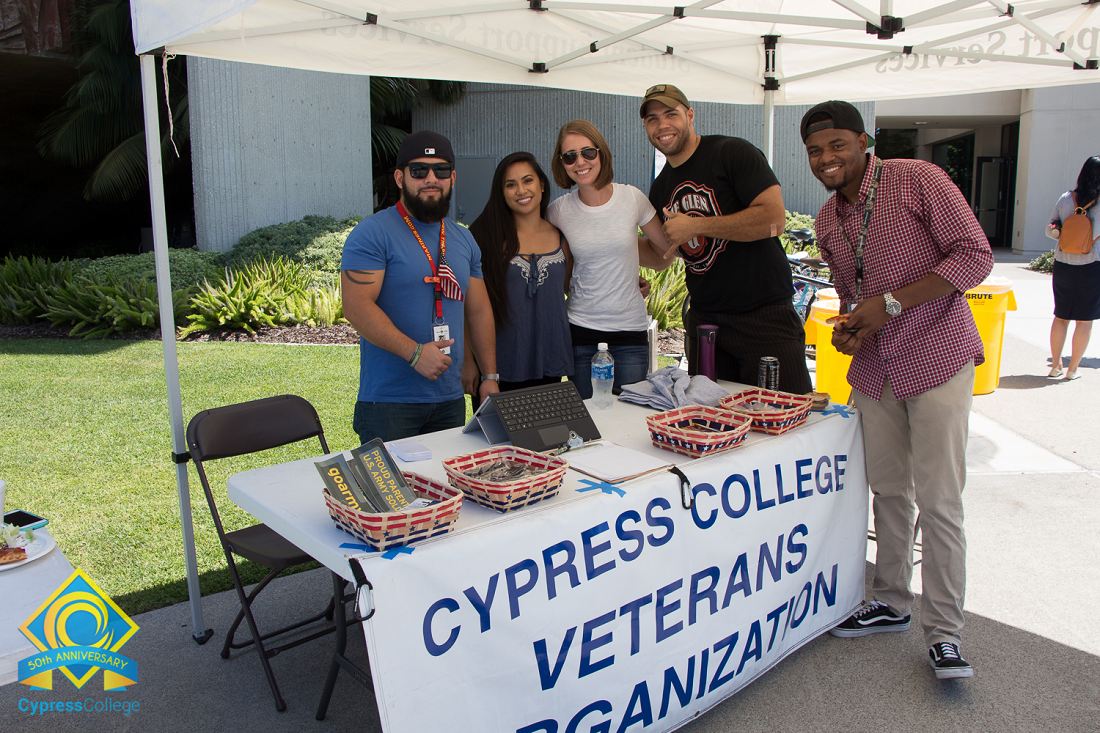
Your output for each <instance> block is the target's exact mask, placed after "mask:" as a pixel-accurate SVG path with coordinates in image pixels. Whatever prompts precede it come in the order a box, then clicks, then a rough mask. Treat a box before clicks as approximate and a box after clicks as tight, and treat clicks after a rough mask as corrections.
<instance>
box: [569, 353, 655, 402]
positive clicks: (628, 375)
mask: <svg viewBox="0 0 1100 733" xmlns="http://www.w3.org/2000/svg"><path fill="white" fill-rule="evenodd" d="M597 351H599V349H598V348H596V345H595V344H591V345H580V344H573V376H571V377H570V378H569V379H570V381H572V382H573V383H575V384H576V385H577V391H578V392H580V394H581V399H582V400H587V399H591V398H592V357H593V356H595V355H596V352H597ZM607 351H608V353H610V354H611V358H612V359H614V360H615V383H614V385H613V386H612V388H611V390H612V391H613V392H614V393H615V394H619V393H620V392H622V389H623V385H624V384H634V383H635V382H641V381H642V380H644V379H645V377H646V374H647V373H648V369H649V347H648V346H615V345H611V346H608V347H607Z"/></svg>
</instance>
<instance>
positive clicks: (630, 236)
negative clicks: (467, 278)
mask: <svg viewBox="0 0 1100 733" xmlns="http://www.w3.org/2000/svg"><path fill="white" fill-rule="evenodd" d="M551 169H552V170H553V173H554V181H555V182H556V183H557V184H558V185H559V186H561V187H562V188H565V189H573V190H570V191H569V192H568V193H566V194H565V195H564V196H561V197H560V198H558V199H555V200H554V201H553V202H552V203H551V204H550V208H549V209H548V211H547V212H546V218H547V220H548V221H549V222H550V223H551V224H553V225H554V226H556V227H557V228H558V229H560V230H561V232H562V234H564V235H565V238H566V239H567V240H568V241H569V248H570V250H571V251H572V253H573V277H572V279H571V280H570V282H569V299H568V300H567V301H566V306H567V307H568V312H569V329H570V334H571V336H572V340H573V376H572V379H573V381H574V382H576V385H577V391H578V392H580V394H581V397H582V398H584V399H588V398H590V397H591V396H592V378H591V366H592V357H593V356H594V355H595V353H596V350H597V344H599V343H601V342H605V343H607V344H608V350H609V351H610V352H611V356H612V357H613V358H614V359H615V385H614V391H615V392H616V393H618V392H619V391H620V389H621V387H622V386H623V385H624V384H633V383H635V382H640V381H642V380H644V379H645V377H646V371H647V369H646V368H647V366H648V363H649V347H648V341H647V338H646V327H647V326H648V316H647V315H646V306H645V298H643V297H642V293H641V291H640V290H639V289H638V266H639V264H640V265H644V266H645V267H649V268H652V269H654V270H663V269H665V268H666V267H668V266H669V265H670V264H671V262H672V260H671V259H665V258H664V257H663V255H664V253H665V251H666V250H667V249H668V242H667V240H665V236H664V232H663V231H662V229H661V219H660V217H659V216H658V215H657V212H656V210H654V208H653V205H652V204H650V203H649V199H648V198H646V195H645V194H644V193H642V192H641V191H639V190H638V189H637V188H635V187H634V186H627V185H623V184H620V183H613V182H612V180H611V179H612V177H613V176H614V172H613V170H612V167H611V149H610V148H609V147H608V145H607V141H606V140H605V139H604V137H603V135H601V134H600V131H599V130H598V129H596V126H595V125H593V124H592V123H591V122H588V121H587V120H573V121H572V122H569V123H567V124H565V125H563V126H562V128H561V130H559V131H558V141H557V144H556V146H555V147H554V157H553V160H552V162H551ZM574 186H576V188H574ZM639 227H641V229H642V232H643V233H644V234H645V237H639V236H638V228H639Z"/></svg>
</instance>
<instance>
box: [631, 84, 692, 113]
mask: <svg viewBox="0 0 1100 733" xmlns="http://www.w3.org/2000/svg"><path fill="white" fill-rule="evenodd" d="M650 102H660V103H661V104H663V105H664V106H666V107H670V108H672V109H675V108H676V105H678V104H682V105H684V107H686V108H687V109H691V102H689V101H688V98H687V97H686V96H684V93H683V92H681V91H680V90H679V89H677V88H676V87H674V86H672V85H671V84H657V85H656V86H652V87H650V88H649V89H646V90H645V96H644V97H642V108H641V110H639V114H641V116H642V117H643V118H644V117H645V106H646V105H647V104H649V103H650Z"/></svg>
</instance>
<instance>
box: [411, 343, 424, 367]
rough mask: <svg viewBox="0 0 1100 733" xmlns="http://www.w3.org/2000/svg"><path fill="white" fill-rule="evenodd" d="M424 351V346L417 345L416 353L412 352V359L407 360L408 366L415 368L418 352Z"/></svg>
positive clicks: (418, 357)
mask: <svg viewBox="0 0 1100 733" xmlns="http://www.w3.org/2000/svg"><path fill="white" fill-rule="evenodd" d="M423 350H424V344H417V345H416V351H414V352H413V355H412V357H411V358H410V359H409V366H411V367H413V368H415V367H416V362H418V361H420V352H421V351H423Z"/></svg>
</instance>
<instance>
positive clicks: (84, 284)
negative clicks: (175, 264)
mask: <svg viewBox="0 0 1100 733" xmlns="http://www.w3.org/2000/svg"><path fill="white" fill-rule="evenodd" d="M193 291H194V288H192V287H186V288H179V289H177V290H174V291H173V292H172V308H173V314H174V319H175V321H176V322H177V323H179V322H181V321H182V319H183V316H184V313H186V311H187V301H188V300H189V298H190V296H191V293H192V292H193ZM34 300H35V302H37V303H38V305H39V307H40V308H41V309H42V310H43V313H44V315H43V317H44V318H46V319H47V320H49V322H50V324H51V325H54V326H72V329H70V331H69V335H70V336H76V335H77V334H79V333H83V335H84V338H105V337H107V336H110V335H111V334H113V333H125V332H127V331H132V330H134V329H138V328H156V327H157V326H158V325H159V324H160V306H159V304H158V303H157V286H156V283H152V282H149V281H147V280H141V279H134V278H128V279H123V278H118V277H116V276H114V275H113V274H108V275H106V276H100V275H94V276H91V277H88V276H86V275H76V276H74V277H73V278H72V280H70V281H69V282H68V283H66V284H65V286H64V287H60V288H54V289H50V290H46V289H45V288H41V287H40V288H39V289H38V292H37V293H36V294H35V296H34Z"/></svg>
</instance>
